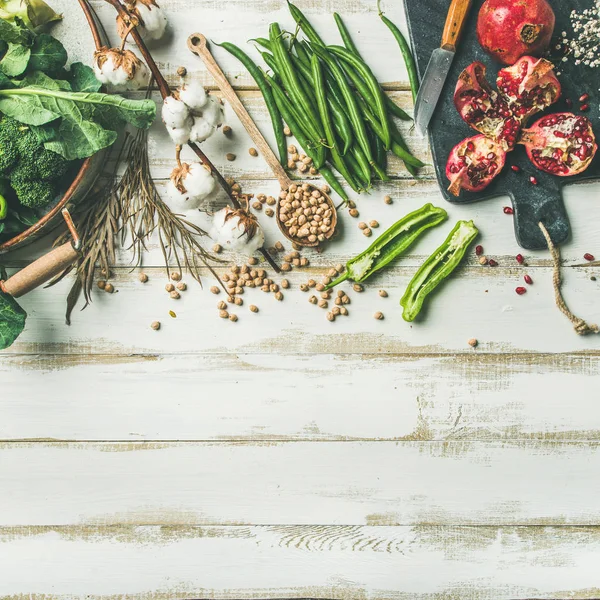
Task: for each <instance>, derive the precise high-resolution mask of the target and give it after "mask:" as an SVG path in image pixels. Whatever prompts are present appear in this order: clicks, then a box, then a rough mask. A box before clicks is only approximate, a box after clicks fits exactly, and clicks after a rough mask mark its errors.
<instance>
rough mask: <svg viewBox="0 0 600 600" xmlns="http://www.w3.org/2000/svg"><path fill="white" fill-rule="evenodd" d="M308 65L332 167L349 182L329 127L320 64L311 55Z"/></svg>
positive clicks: (345, 168)
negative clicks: (309, 65)
mask: <svg viewBox="0 0 600 600" xmlns="http://www.w3.org/2000/svg"><path fill="white" fill-rule="evenodd" d="M310 64H311V70H312V76H313V87H314V91H315V96H316V99H317V105H318V108H319V114H320V115H321V121H322V122H323V126H324V127H325V137H326V138H327V143H328V144H329V153H330V154H331V159H332V161H333V165H334V166H335V168H336V169H337V170H338V171H339V172H340V174H341V175H342V177H343V178H344V179H345V180H346V181H348V180H351V179H352V176H351V175H350V173H349V172H348V168H347V167H346V164H345V163H344V161H343V159H342V157H341V156H340V153H339V152H338V150H337V148H336V141H335V135H334V133H333V128H332V126H331V121H330V119H329V107H328V104H327V99H326V97H325V85H324V83H323V71H322V70H321V62H320V61H319V59H318V58H317V57H316V56H314V55H313V57H312V58H311V60H310Z"/></svg>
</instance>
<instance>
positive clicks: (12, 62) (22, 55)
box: [0, 42, 31, 77]
mask: <svg viewBox="0 0 600 600" xmlns="http://www.w3.org/2000/svg"><path fill="white" fill-rule="evenodd" d="M30 57H31V50H30V49H29V48H28V47H27V46H21V45H20V44H13V43H12V42H9V44H8V50H7V51H6V54H5V55H4V56H3V57H2V60H1V61H0V69H1V70H2V72H3V73H4V75H7V76H8V77H17V76H18V75H21V74H22V73H24V72H25V69H27V65H28V64H29V58H30Z"/></svg>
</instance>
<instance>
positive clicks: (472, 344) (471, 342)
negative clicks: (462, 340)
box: [467, 338, 479, 348]
mask: <svg viewBox="0 0 600 600" xmlns="http://www.w3.org/2000/svg"><path fill="white" fill-rule="evenodd" d="M467 344H469V346H471V348H477V346H478V345H479V342H478V341H477V340H476V339H475V338H471V339H470V340H469V341H468V342H467Z"/></svg>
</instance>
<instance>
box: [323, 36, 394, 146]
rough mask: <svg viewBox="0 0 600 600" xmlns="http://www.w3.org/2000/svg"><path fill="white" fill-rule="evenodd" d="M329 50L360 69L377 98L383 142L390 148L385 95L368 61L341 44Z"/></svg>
mask: <svg viewBox="0 0 600 600" xmlns="http://www.w3.org/2000/svg"><path fill="white" fill-rule="evenodd" d="M328 50H329V51H331V52H333V53H334V54H335V55H336V56H338V57H339V58H341V59H342V60H343V61H345V62H347V63H350V64H351V65H352V66H353V67H354V68H355V69H356V70H357V71H358V74H359V75H360V76H362V77H363V78H364V79H365V81H366V83H367V86H368V87H369V90H370V91H371V94H372V95H373V99H374V100H375V106H376V107H377V113H378V117H379V120H380V121H381V127H382V129H383V139H382V140H381V141H382V142H383V145H384V146H385V149H386V150H389V148H390V145H391V143H392V135H391V132H390V124H389V121H388V117H387V112H386V110H385V101H384V97H385V95H384V94H383V92H382V91H381V88H380V87H379V83H378V82H377V79H375V75H373V71H371V69H370V68H369V66H368V65H367V63H365V62H364V61H363V60H361V59H360V58H358V57H357V56H355V55H354V54H352V52H349V51H348V50H346V48H342V47H341V46H329V47H328Z"/></svg>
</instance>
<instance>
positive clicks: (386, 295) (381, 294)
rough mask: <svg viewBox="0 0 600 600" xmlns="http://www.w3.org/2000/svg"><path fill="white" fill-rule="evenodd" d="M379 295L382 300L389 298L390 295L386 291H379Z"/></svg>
mask: <svg viewBox="0 0 600 600" xmlns="http://www.w3.org/2000/svg"><path fill="white" fill-rule="evenodd" d="M379 295H380V296H381V297H382V298H387V297H388V293H387V292H386V291H385V290H379Z"/></svg>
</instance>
